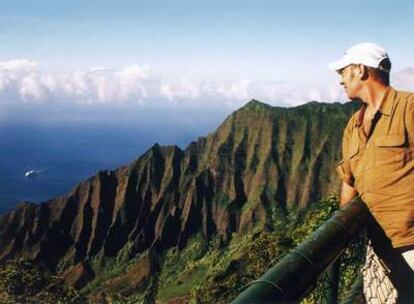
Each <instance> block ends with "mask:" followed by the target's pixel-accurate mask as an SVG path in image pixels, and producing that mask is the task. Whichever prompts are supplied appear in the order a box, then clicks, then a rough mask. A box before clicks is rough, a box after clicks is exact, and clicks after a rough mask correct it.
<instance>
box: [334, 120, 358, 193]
mask: <svg viewBox="0 0 414 304" xmlns="http://www.w3.org/2000/svg"><path fill="white" fill-rule="evenodd" d="M353 118H354V116H353V117H351V119H350V120H349V121H348V125H347V126H346V128H345V130H344V134H343V138H342V160H341V161H340V162H339V163H338V166H337V167H336V172H337V173H338V174H339V176H340V177H341V179H342V180H343V181H344V182H345V183H347V184H348V185H350V186H351V187H353V186H354V176H353V174H352V171H351V165H350V160H349V157H348V151H349V145H350V141H351V135H352V128H353V125H354V123H353Z"/></svg>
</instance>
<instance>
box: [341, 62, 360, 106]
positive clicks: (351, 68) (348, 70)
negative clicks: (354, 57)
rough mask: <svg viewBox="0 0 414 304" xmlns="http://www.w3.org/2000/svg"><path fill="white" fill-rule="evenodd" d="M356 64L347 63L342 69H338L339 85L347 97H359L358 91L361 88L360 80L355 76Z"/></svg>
mask: <svg viewBox="0 0 414 304" xmlns="http://www.w3.org/2000/svg"><path fill="white" fill-rule="evenodd" d="M358 68H359V67H358V66H356V65H348V66H346V67H345V68H343V69H342V70H340V71H338V73H339V75H340V77H341V82H340V83H341V85H342V86H343V87H344V90H345V93H346V94H347V95H348V98H349V99H355V98H358V97H359V94H358V93H359V91H360V88H361V80H360V79H359V78H358V77H357V69H358Z"/></svg>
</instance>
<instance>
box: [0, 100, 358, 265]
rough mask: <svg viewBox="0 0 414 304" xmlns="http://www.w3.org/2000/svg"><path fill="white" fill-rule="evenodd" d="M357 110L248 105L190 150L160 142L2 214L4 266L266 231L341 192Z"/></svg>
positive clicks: (69, 261)
mask: <svg viewBox="0 0 414 304" xmlns="http://www.w3.org/2000/svg"><path fill="white" fill-rule="evenodd" d="M356 107H357V105H356V104H346V105H340V104H320V103H309V104H306V105H303V106H300V107H295V108H276V107H271V106H268V105H266V104H263V103H260V102H258V101H254V100H253V101H250V102H249V103H248V104H246V105H245V106H244V107H243V108H241V109H240V110H238V111H236V112H235V113H233V114H232V115H231V116H229V117H228V118H227V119H226V120H225V121H224V122H223V123H222V125H220V126H219V128H218V129H217V130H216V131H215V132H214V133H212V134H209V135H208V136H207V137H204V138H199V139H198V140H197V141H195V142H192V143H191V144H190V145H189V146H188V147H187V148H186V149H185V150H181V149H179V148H178V147H176V146H168V147H161V146H159V145H157V144H156V145H154V146H153V147H151V148H150V149H149V150H148V151H147V152H146V153H145V154H144V155H142V156H141V157H139V158H138V159H137V160H136V161H134V162H133V163H132V164H131V165H129V166H128V167H123V168H119V169H117V170H115V171H104V172H99V173H98V174H97V175H96V176H94V177H92V178H90V179H88V180H86V181H84V182H81V183H80V184H78V185H77V186H76V187H75V188H74V189H73V190H72V191H71V192H70V193H68V194H67V195H65V196H62V197H58V198H56V199H53V200H50V201H47V202H45V203H42V204H39V205H37V204H31V203H24V204H21V205H19V206H18V207H17V208H16V209H15V210H14V211H12V212H10V213H7V214H4V215H2V216H1V217H0V262H5V261H7V260H8V259H10V258H12V257H18V256H20V257H26V258H31V259H37V260H41V261H43V262H45V263H46V264H47V265H49V266H50V267H52V268H54V267H56V266H58V265H65V267H68V266H70V265H77V264H78V265H79V263H82V262H84V261H87V260H90V259H92V258H94V257H95V258H96V257H111V256H112V257H114V256H117V255H119V254H120V252H122V254H124V255H125V254H126V256H127V258H128V257H133V256H135V255H136V254H138V253H141V252H144V251H145V250H147V249H148V248H155V249H157V250H163V249H166V248H169V247H172V246H178V247H179V248H180V247H183V246H184V245H185V244H186V241H187V239H188V238H189V237H190V236H192V235H193V234H195V233H201V234H202V235H203V236H204V237H205V238H206V239H209V238H210V237H211V236H212V235H219V236H220V237H221V238H222V239H223V240H226V239H228V238H229V237H230V235H231V233H232V232H240V231H244V230H249V229H252V228H253V227H254V226H256V225H260V226H262V227H263V228H264V229H266V227H267V226H268V225H269V224H270V221H271V214H272V209H273V208H275V207H277V208H289V207H292V206H297V207H299V208H305V207H306V206H307V205H308V204H309V203H310V202H312V201H316V200H318V199H320V198H321V197H325V196H327V195H328V194H330V193H331V192H333V191H337V190H338V189H339V183H340V181H339V178H338V177H337V176H336V174H335V172H334V169H335V167H336V162H337V161H338V160H339V158H340V147H341V138H342V130H343V128H344V126H345V124H346V121H347V119H348V118H349V116H350V115H351V113H352V112H353V111H355V109H356Z"/></svg>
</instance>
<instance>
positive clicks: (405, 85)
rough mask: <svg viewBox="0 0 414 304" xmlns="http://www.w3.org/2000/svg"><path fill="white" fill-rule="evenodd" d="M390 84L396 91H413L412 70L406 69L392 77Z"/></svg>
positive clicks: (413, 75)
mask: <svg viewBox="0 0 414 304" xmlns="http://www.w3.org/2000/svg"><path fill="white" fill-rule="evenodd" d="M391 82H392V84H393V86H395V87H396V88H398V89H402V90H408V91H414V68H406V69H404V70H402V71H399V72H397V73H395V74H394V75H392V77H391Z"/></svg>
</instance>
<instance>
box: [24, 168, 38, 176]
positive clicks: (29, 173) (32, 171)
mask: <svg viewBox="0 0 414 304" xmlns="http://www.w3.org/2000/svg"><path fill="white" fill-rule="evenodd" d="M38 174H39V171H38V170H36V169H35V170H30V171H27V172H26V173H25V174H24V175H25V176H26V177H35V176H36V175H38Z"/></svg>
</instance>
